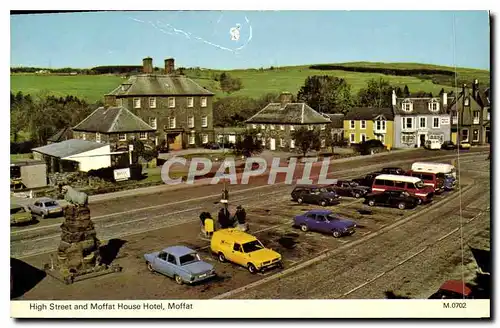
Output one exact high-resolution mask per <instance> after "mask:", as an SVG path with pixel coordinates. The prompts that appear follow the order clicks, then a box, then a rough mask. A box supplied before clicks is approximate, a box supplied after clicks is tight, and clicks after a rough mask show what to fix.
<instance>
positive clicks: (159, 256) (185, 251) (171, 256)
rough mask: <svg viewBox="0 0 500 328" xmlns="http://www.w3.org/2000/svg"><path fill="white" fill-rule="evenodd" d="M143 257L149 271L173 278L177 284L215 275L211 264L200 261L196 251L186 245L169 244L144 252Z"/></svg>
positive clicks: (191, 282) (193, 281) (189, 282)
mask: <svg viewBox="0 0 500 328" xmlns="http://www.w3.org/2000/svg"><path fill="white" fill-rule="evenodd" d="M144 259H145V260H146V265H147V267H148V270H149V271H151V272H158V273H161V274H163V275H165V276H167V277H170V278H173V279H174V280H175V282H176V283H178V284H179V285H182V284H184V283H187V284H193V283H195V282H199V281H203V280H207V279H209V278H212V277H214V276H215V275H216V273H215V269H214V266H213V265H211V264H209V263H207V262H204V261H202V260H201V258H200V256H199V255H198V253H197V252H196V251H194V250H192V249H191V248H189V247H186V246H171V247H167V248H165V249H163V250H161V251H159V252H153V253H149V254H144Z"/></svg>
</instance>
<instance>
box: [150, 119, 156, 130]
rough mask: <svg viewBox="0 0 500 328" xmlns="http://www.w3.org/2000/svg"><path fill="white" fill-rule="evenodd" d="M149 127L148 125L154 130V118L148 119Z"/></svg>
mask: <svg viewBox="0 0 500 328" xmlns="http://www.w3.org/2000/svg"><path fill="white" fill-rule="evenodd" d="M149 125H150V126H151V127H152V128H153V129H156V117H150V118H149Z"/></svg>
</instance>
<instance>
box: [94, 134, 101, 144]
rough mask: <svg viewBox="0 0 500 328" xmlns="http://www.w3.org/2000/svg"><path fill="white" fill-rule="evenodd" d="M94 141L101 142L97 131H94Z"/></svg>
mask: <svg viewBox="0 0 500 328" xmlns="http://www.w3.org/2000/svg"><path fill="white" fill-rule="evenodd" d="M95 141H96V142H101V134H100V133H99V132H96V133H95Z"/></svg>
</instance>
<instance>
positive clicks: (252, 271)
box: [248, 263, 257, 274]
mask: <svg viewBox="0 0 500 328" xmlns="http://www.w3.org/2000/svg"><path fill="white" fill-rule="evenodd" d="M248 271H249V272H250V273H251V274H255V273H257V268H256V267H255V265H253V264H252V263H248Z"/></svg>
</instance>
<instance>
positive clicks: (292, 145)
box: [290, 139, 295, 148]
mask: <svg viewBox="0 0 500 328" xmlns="http://www.w3.org/2000/svg"><path fill="white" fill-rule="evenodd" d="M290 148H295V140H293V139H292V140H290Z"/></svg>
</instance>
